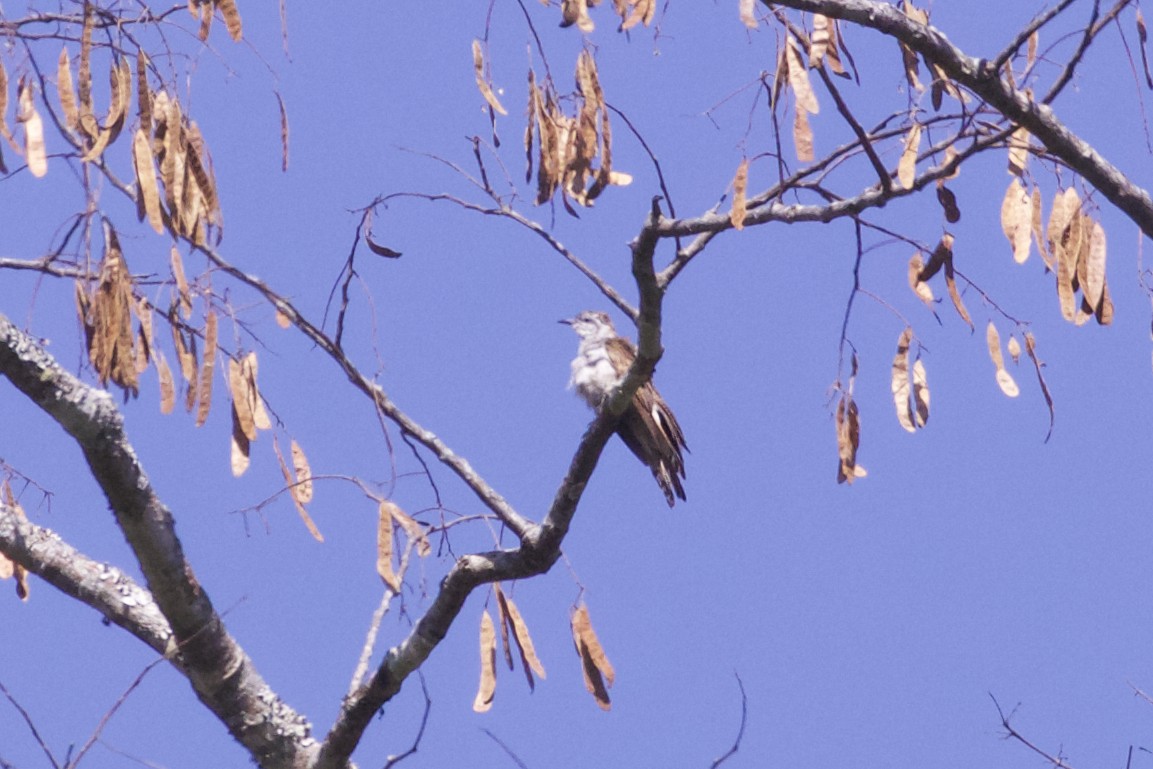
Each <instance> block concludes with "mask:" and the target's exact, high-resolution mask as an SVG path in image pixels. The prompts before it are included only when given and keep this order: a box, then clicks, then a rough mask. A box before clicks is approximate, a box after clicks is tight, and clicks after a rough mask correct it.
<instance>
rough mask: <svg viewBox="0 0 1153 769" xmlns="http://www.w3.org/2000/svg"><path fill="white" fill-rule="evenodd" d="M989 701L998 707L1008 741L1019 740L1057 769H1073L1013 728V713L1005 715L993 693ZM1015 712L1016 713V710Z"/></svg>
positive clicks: (1063, 760)
mask: <svg viewBox="0 0 1153 769" xmlns="http://www.w3.org/2000/svg"><path fill="white" fill-rule="evenodd" d="M989 699H991V700H993V704H994V705H996V707H997V715H998V716H999V717H1000V719H1001V727H1002V728H1003V729H1004V730H1005V738H1006V739H1010V738H1011V739H1014V740H1017V741H1018V742H1020V743H1021V744H1022V745H1024V746H1025V747H1027V748H1029V750H1031V751H1033V752H1034V753H1036V754H1037V755H1039V756H1041V757H1042V758H1044V759H1045V760H1046V761H1048V762H1049V763H1050V764H1052V765H1053V766H1054V767H1056V769H1073V767H1072V766H1071V765H1070V764H1069V763H1068V762H1067V761H1065V759H1063V758H1061V757H1060V756H1059V755H1058V756H1054V755H1050V754H1049V753H1046V752H1045V751H1044V750H1042V749H1041V748H1039V747H1037V746H1036V745H1034V744H1033V743H1032V742H1030V741H1029V740H1028V739H1026V738H1025V736H1024V735H1022V734H1021V733H1020V732H1018V731H1017V730H1016V729H1015V728H1013V725H1012V724H1010V723H1009V719H1010V718H1012V717H1013V713H1009V715H1005V711H1003V710H1002V709H1001V703H999V702H997V698H996V697H994V696H993V693H992V692H990V693H989ZM1013 712H1016V709H1014V711H1013Z"/></svg>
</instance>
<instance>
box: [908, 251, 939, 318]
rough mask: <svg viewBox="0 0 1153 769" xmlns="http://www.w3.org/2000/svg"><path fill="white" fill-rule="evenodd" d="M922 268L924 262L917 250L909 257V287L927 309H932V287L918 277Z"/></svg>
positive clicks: (923, 267)
mask: <svg viewBox="0 0 1153 769" xmlns="http://www.w3.org/2000/svg"><path fill="white" fill-rule="evenodd" d="M924 269H925V263H924V260H923V259H922V257H921V252H920V251H918V252H917V253H915V254H913V257H912V258H911V259H909V288H911V289H913V293H914V294H916V295H917V298H918V299H920V300H921V301H922V302H924V303H925V305H926V306H927V307H928V308H929V309H933V301H934V300H933V289H932V288H930V287H929V284H928V283H925V282H924V281H922V280H921V278H920V275H921V273H922V272H923V271H924Z"/></svg>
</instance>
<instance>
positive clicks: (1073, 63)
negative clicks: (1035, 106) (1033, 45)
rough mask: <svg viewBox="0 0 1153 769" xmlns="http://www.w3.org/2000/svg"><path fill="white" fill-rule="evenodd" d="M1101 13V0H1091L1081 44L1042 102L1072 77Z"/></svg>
mask: <svg viewBox="0 0 1153 769" xmlns="http://www.w3.org/2000/svg"><path fill="white" fill-rule="evenodd" d="M1100 13H1101V0H1093V11H1092V13H1090V15H1089V23H1088V24H1087V25H1086V26H1085V34H1084V35H1082V36H1081V44H1080V45H1079V46H1078V47H1077V50H1076V51H1074V52H1073V55H1072V56H1071V57H1069V61H1068V62H1066V64H1065V69H1064V70H1062V72H1061V74H1060V76H1059V77H1058V78H1057V80H1056V81H1055V82H1054V83H1053V85H1052V87H1050V88H1049V93H1047V94H1045V98H1044V99H1042V100H1041V102H1042V103H1043V104H1051V103H1052V102H1053V100H1054V99H1056V98H1057V95H1058V94H1060V93H1061V91H1063V90H1064V89H1065V86H1066V85H1068V84H1069V81H1070V80H1072V79H1073V72H1074V71H1075V70H1076V69H1077V65H1078V64H1080V63H1081V59H1082V58H1083V57H1084V56H1085V52H1086V51H1087V50H1089V44H1090V43H1092V42H1093V36H1094V35H1095V34H1096V33H1097V29H1096V24H1097V17H1098V16H1099V15H1100Z"/></svg>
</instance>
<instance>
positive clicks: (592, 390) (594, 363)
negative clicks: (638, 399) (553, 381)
mask: <svg viewBox="0 0 1153 769" xmlns="http://www.w3.org/2000/svg"><path fill="white" fill-rule="evenodd" d="M619 383H620V377H619V376H618V375H617V372H616V369H615V368H614V367H613V363H612V361H611V360H610V359H609V354H608V350H606V349H605V345H604V343H603V342H600V341H593V342H587V341H586V342H584V343H582V344H581V346H580V350H579V351H578V352H577V356H576V357H575V358H573V362H572V378H571V379H569V387H572V388H573V389H575V390H576V391H577V395H579V396H581V397H582V398H584V399H585V401H586V402H587V403H588V404H589V405H590V406H592V407H593V408H594V409H595V408H598V407H600V404H601V401H603V400H604V397H605V396H606V395H608V393H609V391H610V390H612V389H613V388H614V387H616V386H617V384H619Z"/></svg>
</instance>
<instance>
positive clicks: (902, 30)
mask: <svg viewBox="0 0 1153 769" xmlns="http://www.w3.org/2000/svg"><path fill="white" fill-rule="evenodd" d="M762 2H765V0H762ZM776 4H777V5H783V6H787V7H789V8H794V9H796V10H799V11H808V12H810V13H823V14H825V15H827V16H831V17H834V18H838V19H843V20H845V21H849V22H852V23H854V24H859V25H861V26H864V27H870V28H872V29H875V30H877V31H878V32H881V33H883V34H885V35H889V36H890V37H894V38H897V39H898V40H900V41H901V42H903V43H904V44H905V45H907V46H908V47H909V48H911V49H912V50H914V51H916V52H917V53H919V54H921V55H922V56H924V57H926V58H928V59H929V60H931V61H932V62H933V63H935V64H937V65H938V66H940V67H941V68H942V69H943V70H944V71H945V73H946V74H947V75H948V76H949V77H950V78H951V79H952V80H954V81H955V82H956V83H958V84H960V85H962V86H964V87H965V88H967V89H969V90H970V91H972V92H973V93H974V94H976V95H977V96H979V97H980V98H981V99H983V100H984V101H985V102H987V103H988V104H989V105H990V106H991V107H993V108H994V109H996V110H998V111H999V112H1000V113H1001V114H1003V115H1004V116H1005V117H1006V118H1008V119H1009V120H1011V121H1012V122H1013V123H1015V124H1017V125H1019V126H1022V127H1024V128H1025V129H1026V130H1028V131H1029V133H1031V134H1032V135H1033V136H1035V137H1037V138H1038V139H1040V140H1041V142H1043V143H1044V145H1045V147H1046V149H1047V150H1048V151H1049V152H1050V153H1051V154H1053V155H1055V156H1056V157H1057V158H1059V159H1060V160H1062V161H1063V162H1064V163H1065V164H1067V165H1068V166H1069V167H1070V168H1072V169H1073V170H1074V171H1076V172H1077V173H1078V174H1080V175H1081V176H1082V177H1083V178H1084V179H1085V181H1087V182H1088V183H1089V184H1091V185H1093V186H1094V187H1095V188H1096V189H1097V190H1098V191H1099V192H1100V193H1101V194H1102V195H1103V196H1104V197H1105V198H1106V199H1107V200H1108V201H1109V202H1110V203H1112V204H1113V205H1114V206H1116V207H1117V208H1118V209H1119V210H1121V211H1122V212H1123V213H1124V214H1125V215H1126V216H1128V217H1129V218H1130V219H1131V220H1132V221H1133V222H1134V224H1136V225H1137V226H1138V227H1140V228H1141V231H1142V232H1144V233H1145V235H1146V236H1149V237H1153V199H1151V198H1150V196H1149V193H1148V192H1147V191H1146V190H1144V189H1143V188H1141V187H1139V186H1137V185H1136V184H1134V183H1132V182H1131V181H1130V180H1129V179H1128V178H1127V177H1126V176H1125V174H1124V173H1122V172H1121V170H1120V169H1118V168H1117V167H1116V166H1114V165H1113V164H1111V163H1110V162H1109V161H1108V160H1106V159H1105V158H1104V157H1102V155H1101V154H1100V153H1099V152H1097V150H1095V149H1094V148H1093V147H1092V146H1091V145H1090V144H1089V143H1088V142H1086V141H1084V140H1083V139H1081V138H1080V137H1079V136H1077V135H1076V134H1075V133H1073V132H1072V131H1070V130H1069V129H1068V128H1067V127H1066V126H1065V124H1064V123H1062V122H1061V120H1060V119H1058V118H1057V115H1056V114H1055V113H1054V112H1053V110H1052V109H1051V108H1050V107H1049V106H1048V105H1045V104H1039V103H1038V102H1037V101H1035V100H1034V99H1032V98H1030V97H1029V96H1028V95H1027V94H1026V93H1025V92H1024V91H1021V90H1018V89H1017V88H1014V87H1013V85H1012V84H1010V83H1009V82H1008V81H1007V80H1006V79H1005V78H1003V77H1002V76H1001V73H1000V71H999V70H998V69H997V67H996V66H995V65H994V63H993V62H991V61H988V60H986V59H977V58H973V57H971V56H968V55H966V54H965V53H964V52H962V51H961V50H960V49H959V48H957V47H956V46H954V45H953V44H952V43H950V42H949V39H948V38H947V37H945V36H944V35H943V34H941V32H939V31H938V30H937V29H935V28H934V27H932V26H927V25H923V24H919V23H917V22H915V21H913V20H912V19H910V18H909V17H907V16H906V15H905V14H904V13H902V12H901V11H900V10H899V9H897V8H896V7H894V6H891V5H888V4H886V3H880V2H873V0H781V1H780V2H778V3H776ZM766 5H768V3H767V2H766Z"/></svg>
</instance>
